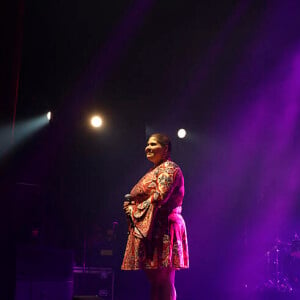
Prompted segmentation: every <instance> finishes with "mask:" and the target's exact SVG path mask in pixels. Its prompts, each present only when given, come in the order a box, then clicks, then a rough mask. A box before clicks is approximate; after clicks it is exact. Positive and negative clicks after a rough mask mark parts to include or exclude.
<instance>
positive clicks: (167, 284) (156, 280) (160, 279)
mask: <svg viewBox="0 0 300 300" xmlns="http://www.w3.org/2000/svg"><path fill="white" fill-rule="evenodd" d="M145 272H146V275H147V278H148V280H149V282H150V290H151V300H176V289H175V269H172V268H167V269H156V270H145Z"/></svg>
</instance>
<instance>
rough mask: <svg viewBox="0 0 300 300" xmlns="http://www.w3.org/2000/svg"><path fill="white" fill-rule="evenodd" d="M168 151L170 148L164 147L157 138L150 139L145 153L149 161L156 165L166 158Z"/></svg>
mask: <svg viewBox="0 0 300 300" xmlns="http://www.w3.org/2000/svg"><path fill="white" fill-rule="evenodd" d="M167 150H168V147H166V146H165V147H163V146H162V145H161V144H160V143H159V142H158V141H157V140H156V138H155V137H150V138H149V140H148V142H147V145H146V148H145V153H146V157H147V159H148V160H149V161H151V162H152V163H154V164H155V165H156V164H158V163H159V162H161V161H162V160H163V159H164V158H165V157H166V155H167Z"/></svg>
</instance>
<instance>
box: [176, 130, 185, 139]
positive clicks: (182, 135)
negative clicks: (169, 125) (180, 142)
mask: <svg viewBox="0 0 300 300" xmlns="http://www.w3.org/2000/svg"><path fill="white" fill-rule="evenodd" d="M177 136H178V137H179V138H180V139H183V138H185V137H186V130H185V129H183V128H181V129H179V130H178V131H177Z"/></svg>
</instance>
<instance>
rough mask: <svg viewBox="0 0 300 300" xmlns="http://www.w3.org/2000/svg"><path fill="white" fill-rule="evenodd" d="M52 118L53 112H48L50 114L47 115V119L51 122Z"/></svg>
mask: <svg viewBox="0 0 300 300" xmlns="http://www.w3.org/2000/svg"><path fill="white" fill-rule="evenodd" d="M51 118H52V113H51V111H48V113H47V119H48V120H49V121H50V120H51Z"/></svg>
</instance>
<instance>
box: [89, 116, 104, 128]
mask: <svg viewBox="0 0 300 300" xmlns="http://www.w3.org/2000/svg"><path fill="white" fill-rule="evenodd" d="M91 125H92V126H93V127H95V128H98V127H101V126H102V119H101V118H100V117H99V116H93V117H92V118H91Z"/></svg>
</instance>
